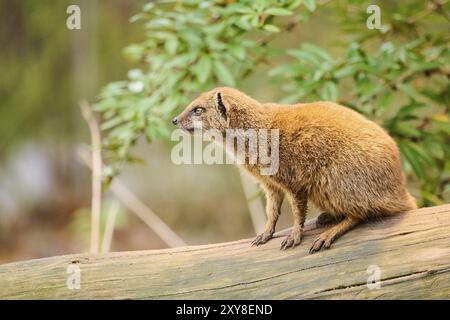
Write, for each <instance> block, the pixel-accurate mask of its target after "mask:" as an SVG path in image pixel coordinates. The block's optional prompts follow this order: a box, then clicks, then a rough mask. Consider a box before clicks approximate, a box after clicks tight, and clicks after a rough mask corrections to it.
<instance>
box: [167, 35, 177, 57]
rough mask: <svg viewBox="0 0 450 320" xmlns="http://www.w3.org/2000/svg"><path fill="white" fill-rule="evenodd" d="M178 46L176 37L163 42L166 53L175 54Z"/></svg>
mask: <svg viewBox="0 0 450 320" xmlns="http://www.w3.org/2000/svg"><path fill="white" fill-rule="evenodd" d="M177 47H178V39H177V38H170V39H169V40H167V41H166V42H165V43H164V48H165V49H166V51H167V53H168V54H172V55H173V54H175V53H176V52H177Z"/></svg>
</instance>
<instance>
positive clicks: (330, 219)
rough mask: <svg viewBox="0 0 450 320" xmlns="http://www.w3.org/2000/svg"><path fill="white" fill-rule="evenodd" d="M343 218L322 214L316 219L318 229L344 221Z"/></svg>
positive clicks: (326, 213)
mask: <svg viewBox="0 0 450 320" xmlns="http://www.w3.org/2000/svg"><path fill="white" fill-rule="evenodd" d="M342 219H343V217H340V216H336V215H334V214H331V213H328V212H322V213H321V214H319V216H318V217H317V219H316V227H317V228H321V227H325V226H328V225H330V224H334V223H337V222H340V221H342Z"/></svg>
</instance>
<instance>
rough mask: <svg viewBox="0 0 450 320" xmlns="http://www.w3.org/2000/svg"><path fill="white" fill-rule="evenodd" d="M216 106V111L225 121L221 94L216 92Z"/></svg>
mask: <svg viewBox="0 0 450 320" xmlns="http://www.w3.org/2000/svg"><path fill="white" fill-rule="evenodd" d="M216 106H217V109H219V112H220V114H221V116H222V117H223V118H224V119H225V120H227V108H226V107H225V104H224V103H223V99H222V94H221V93H220V92H217V94H216Z"/></svg>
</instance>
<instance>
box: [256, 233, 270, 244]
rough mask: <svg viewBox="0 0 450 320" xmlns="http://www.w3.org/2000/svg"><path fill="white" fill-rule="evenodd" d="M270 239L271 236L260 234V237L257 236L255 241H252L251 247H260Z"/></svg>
mask: <svg viewBox="0 0 450 320" xmlns="http://www.w3.org/2000/svg"><path fill="white" fill-rule="evenodd" d="M271 238H272V235H267V234H265V233H261V234H260V235H258V236H257V237H256V238H255V240H253V241H252V247H253V246H260V245H262V244H264V243H266V242H267V241H269V240H270V239H271Z"/></svg>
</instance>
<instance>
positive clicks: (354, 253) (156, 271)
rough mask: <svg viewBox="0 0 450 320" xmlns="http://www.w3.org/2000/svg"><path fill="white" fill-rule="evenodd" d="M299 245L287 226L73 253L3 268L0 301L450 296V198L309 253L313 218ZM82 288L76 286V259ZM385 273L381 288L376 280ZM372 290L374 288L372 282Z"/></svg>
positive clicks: (366, 226)
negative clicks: (256, 241)
mask: <svg viewBox="0 0 450 320" xmlns="http://www.w3.org/2000/svg"><path fill="white" fill-rule="evenodd" d="M305 229H306V234H305V237H304V238H303V241H302V243H301V245H300V246H298V247H296V248H294V249H290V250H287V251H280V250H279V247H280V244H281V241H282V239H283V238H282V236H283V235H286V234H287V232H288V230H284V231H282V232H280V233H278V234H276V235H277V237H276V238H274V239H272V240H271V241H269V242H268V243H267V244H265V245H263V246H260V247H251V246H250V241H251V239H246V240H240V241H235V242H229V243H220V244H212V245H202V246H188V247H181V248H174V249H167V250H151V251H133V252H118V253H109V254H72V255H65V256H58V257H51V258H44V259H38V260H31V261H23V262H17V263H10V264H6V265H2V266H0V299H56V298H58V299H266V298H267V299H339V298H342V299H412V298H414V299H438V298H447V299H449V298H450V205H448V204H447V205H443V206H438V207H432V208H423V209H419V210H414V211H410V212H408V213H405V214H402V215H398V216H396V217H391V218H387V219H383V220H380V221H373V222H368V223H365V224H363V225H360V226H358V227H356V228H355V229H354V230H352V231H350V232H349V233H347V234H345V235H344V236H342V237H341V238H340V239H338V240H337V242H335V243H334V244H333V245H332V247H331V249H329V250H326V251H321V252H318V253H315V254H313V255H310V254H309V253H308V250H309V247H310V245H311V243H312V240H313V239H314V237H315V236H317V235H318V234H319V233H320V232H322V231H323V229H317V228H315V221H314V220H310V221H308V222H307V224H306V227H305ZM72 264H74V265H76V266H78V267H79V268H80V269H79V270H80V272H81V273H80V275H81V278H80V289H69V288H68V287H67V279H68V277H69V276H70V275H71V274H68V273H67V270H68V266H69V265H72ZM377 271H379V275H380V281H379V282H378V284H379V289H377V288H373V287H376V285H374V286H368V285H367V283H368V281H369V280H371V279H373V278H374V277H376V275H377ZM369 287H371V288H372V289H371V288H369Z"/></svg>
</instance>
